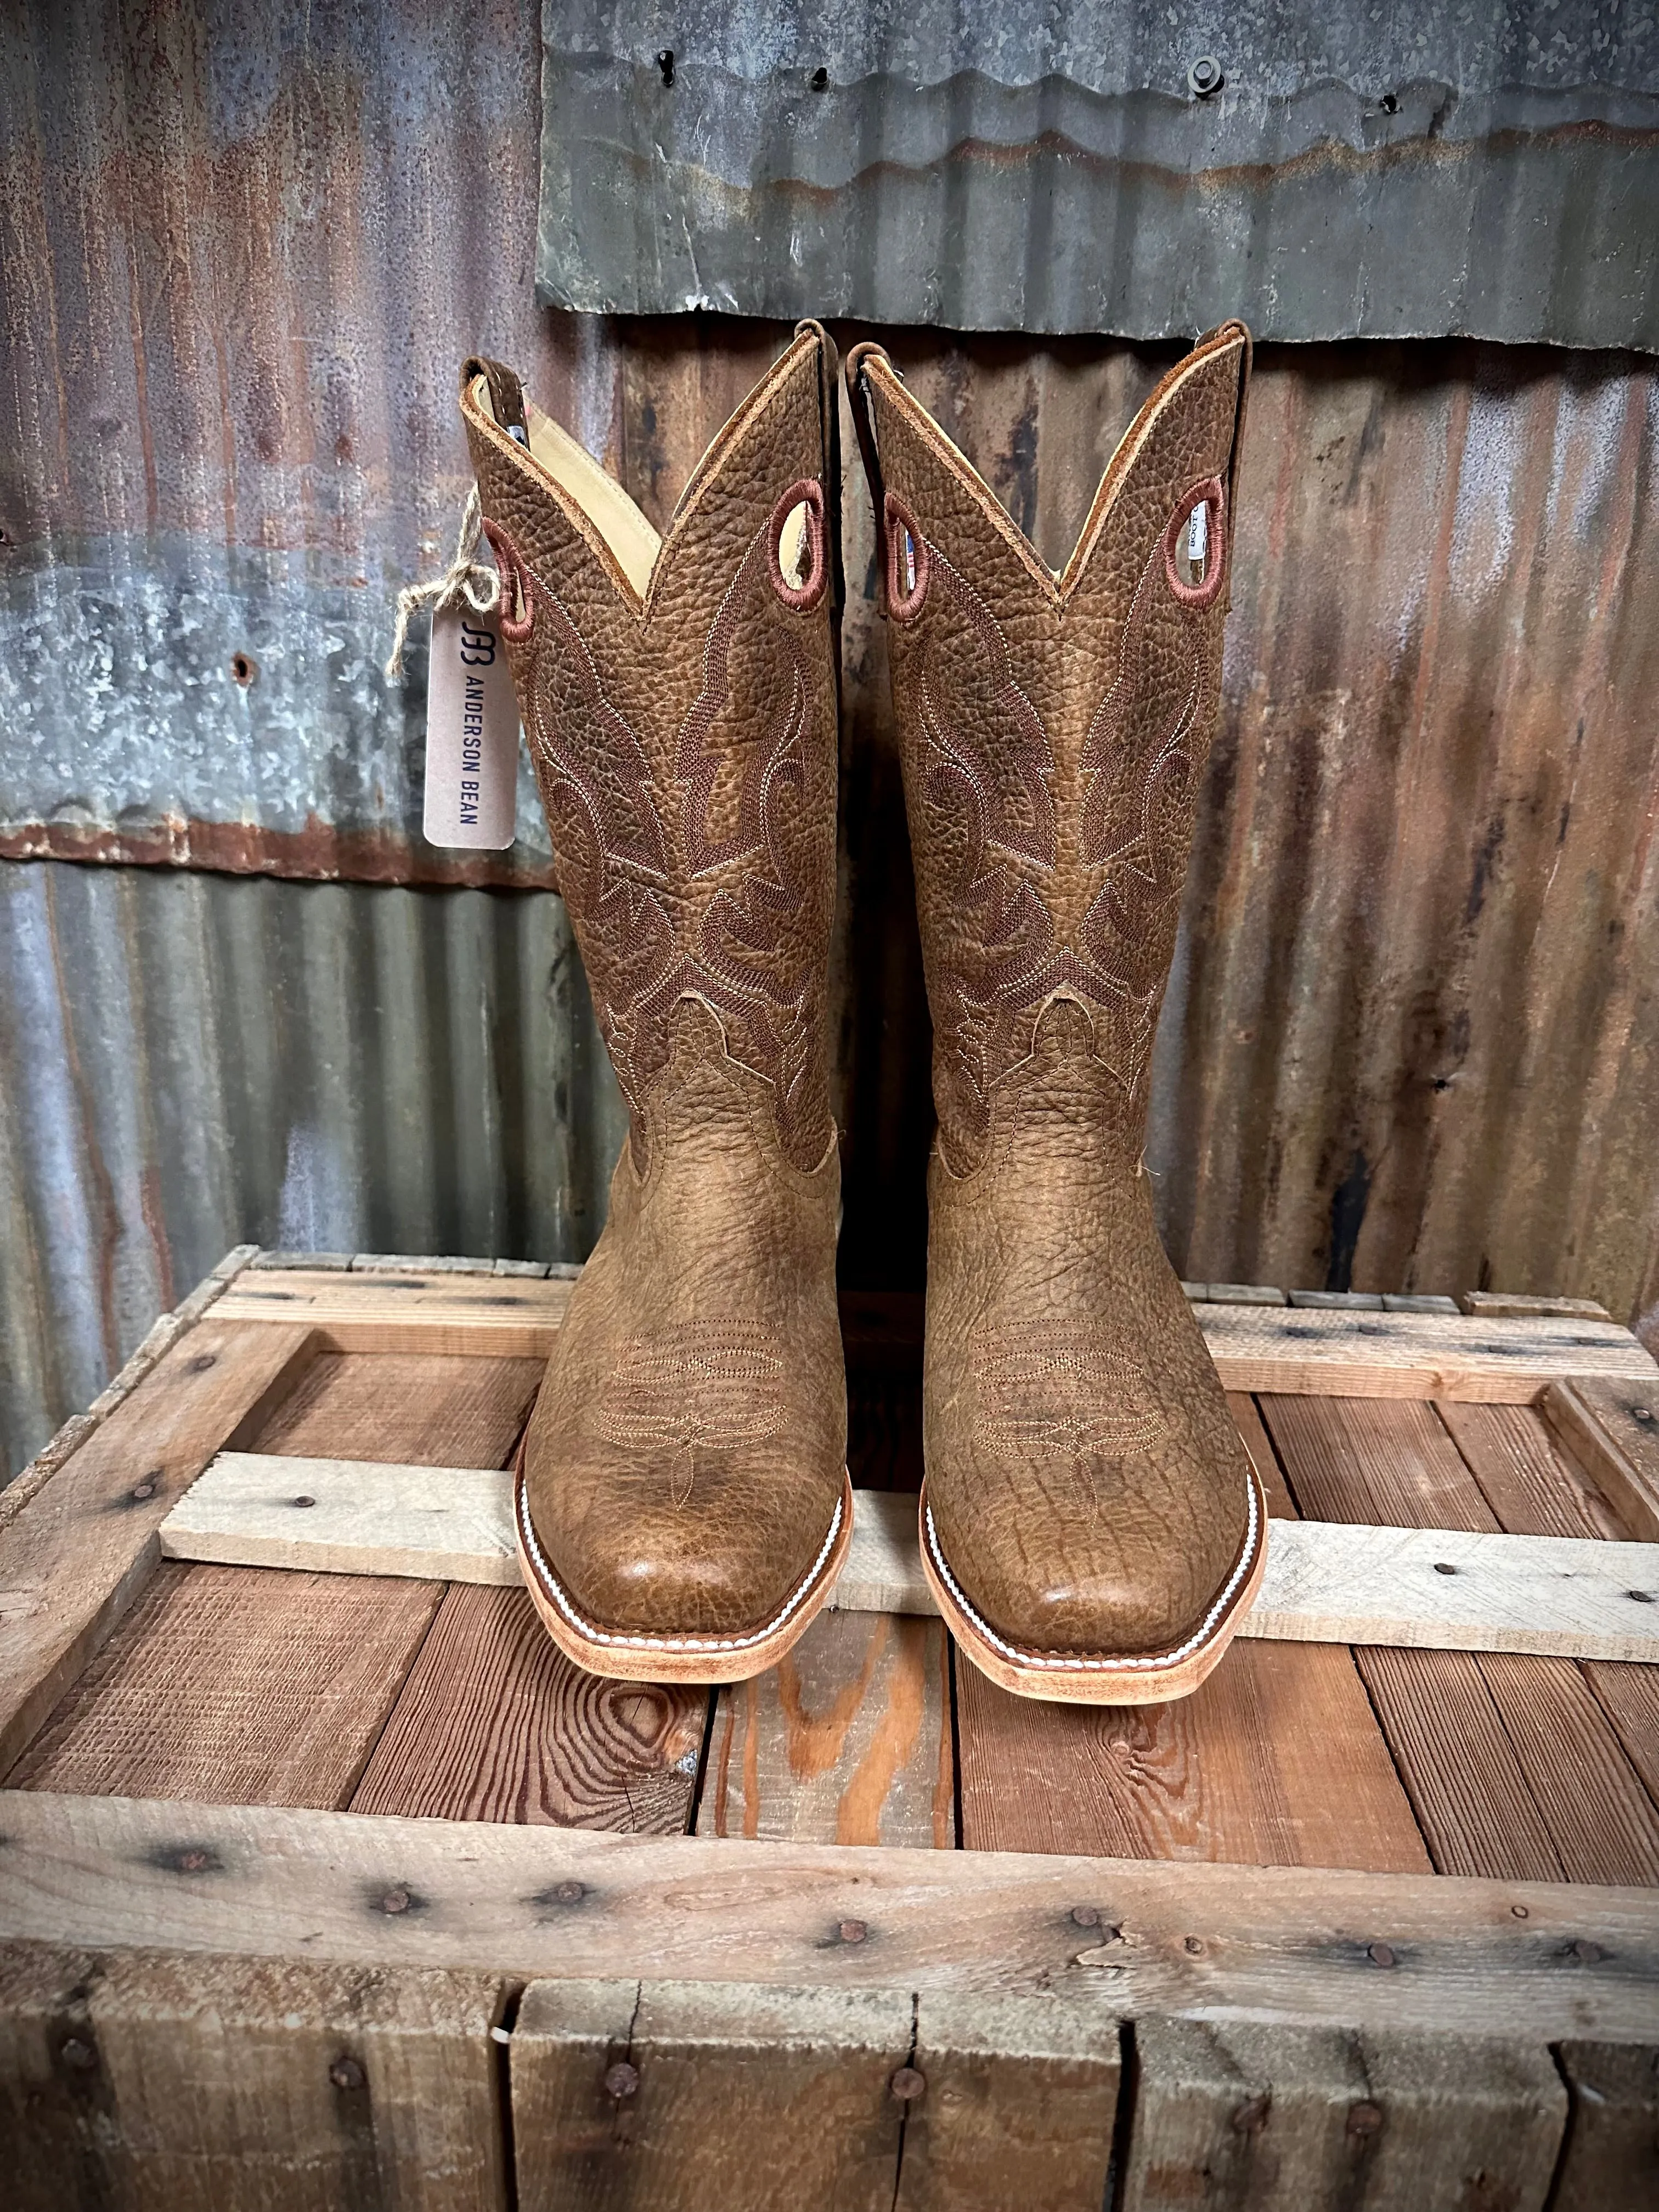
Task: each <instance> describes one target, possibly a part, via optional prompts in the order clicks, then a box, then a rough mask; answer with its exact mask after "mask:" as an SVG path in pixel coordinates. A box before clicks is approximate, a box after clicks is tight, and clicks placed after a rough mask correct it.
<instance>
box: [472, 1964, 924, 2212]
mask: <svg viewBox="0 0 1659 2212" xmlns="http://www.w3.org/2000/svg"><path fill="white" fill-rule="evenodd" d="M629 1999H632V2001H633V2002H632V2004H631V2007H630V2006H629ZM912 2032H913V2011H912V2005H911V2000H910V1998H909V1996H908V1995H906V1994H905V1993H903V1992H902V1991H899V1990H891V1991H886V1990H883V1991H877V1990H821V1989H805V1990H779V1989H768V1988H761V1987H752V1986H746V1985H744V1984H711V1983H690V1984H672V1983H659V1982H646V1983H644V1984H641V1985H638V1986H637V1987H636V1988H630V1987H629V1985H628V1984H623V1986H622V1988H621V1989H618V1987H617V1984H614V1983H599V1984H592V1983H584V1982H577V1981H559V1982H532V1984H531V1985H530V1987H529V1988H528V1989H527V1990H526V1991H525V1993H524V1998H523V2002H522V2003H521V2004H520V2008H519V2017H518V2021H517V2023H516V2024H515V2026H514V2028H513V2047H512V2079H513V2140H514V2144H515V2149H516V2156H515V2161H514V2164H515V2177H516V2180H517V2184H518V2201H519V2204H520V2207H521V2208H522V2209H523V2212H635V2208H636V2207H639V2206H642V2205H648V2206H650V2207H651V2212H713V2208H714V2207H716V2206H718V2207H719V2208H720V2212H776V2208H777V2207H779V2206H781V2205H786V2204H788V2205H799V2206H802V2207H817V2206H821V2205H822V2206H826V2207H827V2206H832V2205H833V2206H834V2207H836V2212H892V2205H893V2192H894V2189H895V2185H896V2182H897V2179H898V2171H899V2143H900V2136H901V2134H902V2127H903V2118H904V2107H903V2106H902V2104H901V2103H900V2102H899V2101H898V2100H897V2099H896V2098H895V2097H894V2096H893V2094H892V2092H891V2090H890V2087H889V2083H890V2081H891V2078H892V2076H893V2075H894V2073H895V2072H896V2070H897V2069H898V2068H899V2067H901V2066H902V2065H903V2064H904V2063H905V2062H906V2060H907V2058H908V2056H909V2053H910V2047H911V2039H912ZM619 2066H622V2067H626V2068H628V2069H629V2074H630V2075H631V2077H632V2078H631V2080H630V2081H629V2084H628V2093H627V2094H625V2095H622V2096H618V2095H617V2094H615V2093H612V2088H613V2087H614V2084H615V2082H616V2080H617V2076H616V2075H615V2074H614V2073H613V2072H612V2070H611V2069H614V2068H617V2067H619ZM608 2083H610V2084H611V2085H612V2087H608V2086H607V2084H608Z"/></svg>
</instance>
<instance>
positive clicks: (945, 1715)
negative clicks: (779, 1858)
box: [697, 1613, 955, 1850]
mask: <svg viewBox="0 0 1659 2212" xmlns="http://www.w3.org/2000/svg"><path fill="white" fill-rule="evenodd" d="M949 1667H950V1652H949V1648H948V1644H947V1640H946V1638H945V1629H944V1626H943V1624H942V1623H941V1622H939V1621H938V1620H912V1619H905V1618H897V1617H894V1616H892V1615H889V1614H883V1613H820V1614H819V1616H818V1618H817V1620H815V1621H814V1622H813V1623H812V1625H811V1627H810V1628H809V1629H808V1630H807V1631H806V1633H805V1635H804V1636H803V1637H802V1638H801V1639H800V1641H799V1644H796V1645H795V1647H794V1649H793V1650H792V1651H790V1652H789V1653H788V1655H787V1656H786V1657H785V1658H784V1660H783V1661H782V1662H781V1664H780V1665H779V1666H777V1667H775V1668H773V1669H772V1670H771V1672H770V1673H769V1674H762V1675H759V1676H757V1678H756V1679H755V1680H752V1681H748V1682H738V1683H733V1684H732V1685H730V1686H727V1687H726V1688H723V1689H722V1690H721V1691H720V1697H719V1703H718V1704H717V1705H716V1707H715V1712H714V1734H713V1735H712V1737H711V1739H710V1742H709V1753H708V1771H707V1773H706V1774H705V1776H704V1778H703V1786H702V1800H701V1802H700V1804H699V1807H698V1811H697V1833H698V1834H699V1835H700V1836H727V1837H747V1838H751V1839H752V1838H757V1837H768V1838H791V1839H793V1840H794V1841H797V1842H801V1843H808V1842H811V1843H839V1844H908V1845H910V1846H912V1847H913V1848H917V1849H921V1850H931V1849H933V1848H935V1847H938V1848H939V1849H942V1850H949V1849H950V1848H951V1845H952V1844H953V1843H954V1842H955V1832H954V1830H955V1816H954V1808H953V1804H952V1773H951V1720H950V1715H951V1685H950V1676H949V1672H948V1669H949Z"/></svg>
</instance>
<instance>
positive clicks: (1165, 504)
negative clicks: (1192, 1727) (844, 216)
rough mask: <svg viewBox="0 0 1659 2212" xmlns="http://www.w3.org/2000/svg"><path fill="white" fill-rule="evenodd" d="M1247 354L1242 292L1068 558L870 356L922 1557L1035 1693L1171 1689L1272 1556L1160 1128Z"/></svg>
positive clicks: (1169, 391) (967, 1619) (1169, 381)
mask: <svg viewBox="0 0 1659 2212" xmlns="http://www.w3.org/2000/svg"><path fill="white" fill-rule="evenodd" d="M1248 374H1249V334H1248V332H1247V331H1245V330H1244V328H1243V325H1240V324H1231V325H1226V326H1225V327H1224V328H1223V329H1221V330H1220V331H1217V332H1215V333H1213V334H1212V336H1211V337H1209V338H1207V339H1206V340H1204V341H1203V342H1202V343H1200V345H1199V346H1198V347H1197V348H1196V349H1194V352H1193V353H1192V354H1190V355H1189V356H1188V358H1187V359H1186V360H1185V361H1183V362H1181V363H1180V364H1179V365H1178V366H1177V367H1176V368H1175V369H1173V370H1172V371H1171V372H1170V374H1169V375H1168V376H1166V377H1165V378H1164V380H1163V381H1162V382H1161V383H1160V384H1159V386H1158V388H1157V390H1156V391H1155V392H1153V393H1152V396H1151V398H1149V399H1148V400H1147V402H1146V405H1145V406H1144V407H1143V408H1142V409H1141V410H1140V412H1139V415H1138V416H1137V417H1136V420H1135V422H1134V423H1133V426H1132V428H1130V430H1129V432H1128V433H1127V435H1126V436H1125V438H1124V440H1123V441H1122V443H1121V445H1120V447H1118V450H1117V452H1116V453H1115V456H1114V457H1113V459H1112V462H1111V464H1110V465H1109V468H1108V469H1107V471H1106V472H1105V475H1104V477H1103V480H1102V483H1101V485H1100V489H1099V490H1098V492H1097V495H1096V498H1095V500H1094V502H1093V505H1092V507H1091V510H1090V513H1089V516H1088V520H1087V521H1086V522H1085V526H1084V529H1083V532H1082V534H1081V536H1080V538H1079V541H1078V544H1077V547H1076V549H1075V550H1074V551H1073V555H1072V556H1071V558H1070V560H1069V561H1068V562H1066V566H1065V568H1063V569H1062V570H1061V571H1060V572H1058V573H1056V572H1055V571H1054V570H1053V569H1051V568H1048V566H1047V564H1046V563H1045V562H1042V560H1041V559H1040V558H1039V557H1038V556H1037V554H1036V551H1035V550H1034V549H1033V547H1032V546H1031V544H1030V541H1029V540H1028V539H1027V538H1026V537H1025V535H1024V532H1022V531H1021V530H1019V529H1018V526H1016V525H1015V523H1014V522H1013V521H1012V519H1011V517H1010V516H1009V514H1008V513H1007V512H1006V508H1005V507H1003V505H1002V503H1001V502H1000V501H999V500H998V499H997V498H996V496H995V495H994V493H993V492H992V491H991V490H990V489H989V488H988V487H987V484H986V483H984V481H983V479H982V478H981V477H980V475H979V474H978V472H977V471H975V469H974V467H973V466H972V465H971V463H970V462H969V460H968V459H967V458H966V457H965V456H964V455H963V453H960V452H959V451H958V449H957V447H956V446H955V445H954V444H953V443H952V442H951V440H950V439H949V438H948V437H947V436H946V435H945V433H944V431H942V430H941V429H940V428H939V425H938V424H937V423H936V422H934V421H933V418H932V416H930V415H929V414H928V413H927V410H926V409H925V408H924V407H923V406H922V405H921V403H920V402H919V401H918V400H917V399H916V398H915V396H914V395H913V394H912V393H911V392H909V391H908V389H907V387H906V386H905V384H904V382H903V380H902V378H901V377H900V375H899V374H898V372H897V371H896V369H895V368H894V367H893V365H892V363H891V362H890V360H889V359H888V357H887V356H886V355H885V353H884V352H883V351H882V349H880V348H878V347H860V348H857V349H854V353H853V354H852V355H851V356H849V357H848V387H849V391H850V392H851V396H852V399H853V406H854V420H855V422H857V424H858V427H859V431H860V443H861V445H862V447H863V449H864V455H865V462H866V471H867V472H868V474H869V476H870V480H871V488H872V495H873V497H874V500H875V504H876V508H877V513H878V523H879V530H878V554H879V561H880V571H881V574H882V580H883V598H884V608H885V612H886V615H887V619H888V633H889V635H888V645H889V659H890V666H891V670H892V682H893V699H894V708H895V714H896V722H897V726H898V734H899V743H900V749H901V753H902V761H903V768H904V783H905V799H906V806H907V810H908V815H909V822H910V837H911V846H912V852H913V856H914V860H915V876H916V896H917V908H918V915H919V919H920V922H921V944H922V956H923V961H924V964H925V968H926V971H927V994H928V1001H929V1005H930V1007H931V1010H932V1012H933V1095H934V1103H935V1105H936V1107H937V1109H938V1114H939V1137H938V1142H937V1145H936V1147H935V1152H934V1157H933V1164H932V1169H931V1173H930V1181H929V1214H930V1230H929V1246H928V1279H927V1351H926V1358H925V1366H924V1374H925V1381H924V1407H923V1433H924V1450H925V1456H926V1463H927V1492H926V1500H925V1506H924V1511H923V1516H922V1522H923V1525H922V1536H923V1554H924V1559H926V1560H927V1564H928V1568H929V1572H930V1574H931V1575H932V1576H933V1581H934V1585H935V1588H936V1589H937V1591H938V1592H939V1596H940V1602H941V1606H942V1607H943V1609H944V1610H945V1613H946V1617H947V1618H948V1619H949V1620H951V1626H952V1627H953V1628H954V1629H955V1630H956V1632H957V1635H958V1637H959V1638H961V1639H962V1641H963V1646H964V1649H966V1650H967V1651H968V1653H969V1656H970V1657H972V1658H974V1659H975V1662H977V1663H979V1664H980V1665H981V1666H982V1667H983V1668H985V1670H986V1671H987V1672H988V1673H991V1674H994V1676H995V1677H996V1679H998V1680H1001V1681H1004V1682H1005V1683H1006V1686H1009V1687H1011V1688H1013V1689H1016V1690H1018V1691H1021V1692H1025V1693H1028V1694H1035V1695H1052V1696H1066V1697H1074V1698H1082V1699H1095V1700H1098V1701H1112V1700H1115V1699H1147V1698H1159V1697H1169V1696H1172V1695H1179V1694H1182V1692H1184V1691H1185V1690H1187V1689H1189V1688H1191V1687H1193V1686H1194V1683H1195V1681H1196V1680H1199V1679H1201V1675H1202V1673H1203V1672H1204V1671H1206V1670H1207V1667H1208V1666H1209V1665H1211V1664H1213V1663H1214V1660H1215V1658H1216V1657H1217V1656H1219V1651H1220V1650H1221V1649H1222V1648H1223V1647H1224V1646H1225V1641H1226V1638H1227V1637H1228V1636H1229V1635H1230V1634H1231V1631H1232V1628H1233V1627H1234V1626H1236V1625H1237V1614H1238V1613H1239V1611H1240V1610H1241V1608H1242V1607H1243V1605H1244V1604H1245V1603H1247V1602H1248V1601H1249V1596H1250V1595H1251V1594H1252V1592H1253V1589H1254V1587H1255V1579H1256V1578H1258V1577H1259V1574H1260V1569H1261V1559H1262V1556H1263V1553H1262V1542H1261V1497H1260V1492H1259V1489H1258V1486H1256V1484H1255V1478H1254V1475H1253V1473H1252V1471H1251V1469H1250V1467H1249V1460H1248V1458H1247V1456H1246V1455H1245V1453H1244V1451H1243V1447H1242V1445H1241V1443H1240V1442H1239V1438H1238V1435H1237V1430H1236V1429H1235V1427H1234V1425H1233V1423H1232V1421H1231V1418H1230V1416H1229V1414H1228V1412H1227V1407H1226V1402H1225V1397H1224V1396H1223V1394H1222V1391H1221V1389H1220V1385H1219V1383H1218V1379H1217V1376H1216V1374H1215V1370H1214V1366H1213V1364H1212V1362H1211V1360H1210V1358H1209V1356H1208V1354H1207V1352H1206V1350H1205V1347H1204V1344H1203V1340H1202V1338H1201V1336H1200V1334H1199V1331H1198V1328H1197V1326H1196V1324H1195V1322H1194V1320H1193V1317H1192V1315H1191V1312H1190V1310H1189V1309H1188V1304H1187V1301H1186V1299H1185V1297H1184V1296H1183V1295H1182V1291H1181V1289H1180V1285H1179V1284H1178V1283H1177V1282H1176V1278H1175V1275H1174V1273H1173V1271H1172V1269H1171V1268H1170V1264H1169V1261H1168V1260H1167V1259H1166V1258H1165V1256H1164V1250H1163V1247H1162V1245H1161V1244H1160V1243H1159V1241H1158V1233H1157V1229H1156V1225H1155V1224H1154V1221H1153V1218H1152V1206H1151V1201H1150V1184H1149V1182H1148V1179H1147V1177H1146V1174H1145V1172H1144V1170H1143V1168H1142V1165H1141V1158H1140V1155H1141V1147H1142V1143H1143V1140H1144V1136H1145V1130H1146V1103H1147V1080H1148V1073H1149V1069H1150V1065H1151V1058H1152V1039H1153V1036H1154V1033H1155V1031H1156V1029H1157V1024H1158V1010H1159V1006H1160V1005H1161V1002H1162V1000H1163V995H1164V987H1165V983H1166V981H1167V978H1168V975H1169V970H1170V958H1171V956H1172V953H1173V951H1174V947H1175V941H1176V927H1177V924H1178V921H1179V915H1180V907H1181V899H1182V890H1183V888H1184V884H1185V880H1186V872H1187V862H1188V851H1189V848H1190V846H1191V842H1192V833H1193V824H1194V813H1195V810H1196V806H1197V803H1198V797H1199V792H1200V785H1201V782H1202V778H1203V773H1204V768H1205V764H1206V759H1207V757H1208V753H1209V747H1210V740H1211V735H1212V730H1213V726H1214V722H1215V717H1216V712H1217V706H1218V697H1219V688H1220V677H1221V633H1222V624H1223V620H1224V618H1225V612H1226V596H1227V576H1228V570H1229V564H1230V560H1231V544H1232V515H1233V504H1234V501H1233V486H1234V481H1235V476H1236V469H1237V450H1238V431H1239V424H1240V421H1241V418H1242V415H1243V401H1244V394H1245V389H1246V385H1247V381H1248Z"/></svg>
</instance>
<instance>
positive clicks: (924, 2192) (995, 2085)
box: [893, 1990, 1121, 2212]
mask: <svg viewBox="0 0 1659 2212" xmlns="http://www.w3.org/2000/svg"><path fill="white" fill-rule="evenodd" d="M910 2063H911V2065H912V2066H913V2067H914V2068H915V2070H916V2071H917V2072H918V2073H919V2074H920V2075H921V2077H922V2079H923V2081H924V2082H925V2083H926V2087H925V2088H924V2089H923V2092H922V2093H921V2096H920V2097H919V2098H917V2099H916V2100H915V2102H914V2103H913V2104H912V2105H911V2106H910V2110H909V2115H908V2119H907V2122H906V2124H905V2130H904V2156H903V2159H902V2162H901V2165H900V2168H899V2185H898V2194H897V2196H896V2197H895V2199H894V2203H893V2212H967V2208H969V2207H971V2208H972V2212H1034V2208H1037V2207H1040V2208H1041V2212H1100V2208H1101V2206H1102V2204H1103V2203H1104V2202H1105V2196H1106V2180H1107V2174H1108V2171H1109V2167H1110V2165H1111V2156H1112V2136H1113V2129H1114V2126H1115V2121H1116V2118H1117V2100H1118V2091H1119V2085H1120V2079H1121V2055H1120V2051H1119V2039H1118V2030H1117V2024H1116V2022H1115V2021H1111V2020H1100V2021H1091V2020H1087V2019H1083V2018H1080V2017H1079V2015H1077V2014H1076V2013H1075V2012H1074V2011H1073V2010H1071V2009H1069V2008H1067V2007H1066V2006H1064V2005H1060V2004H1057V2003H1055V2002H1054V2000H1053V1999H1052V1998H1043V1997H1036V1998H1032V1997H963V1996H952V1995H950V1994H948V1993H946V1992H943V1991H938V1990H928V1991H927V1993H926V1995H924V1996H922V1997H921V2000H920V2001H919V2002H918V2004H917V2007H916V2044H915V2056H914V2057H913V2058H912V2059H911V2061H910Z"/></svg>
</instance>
